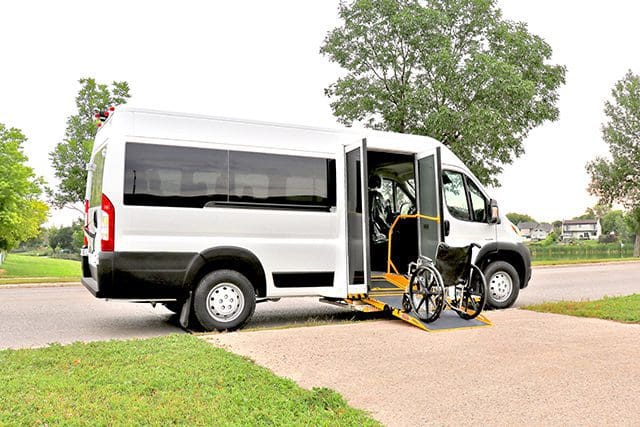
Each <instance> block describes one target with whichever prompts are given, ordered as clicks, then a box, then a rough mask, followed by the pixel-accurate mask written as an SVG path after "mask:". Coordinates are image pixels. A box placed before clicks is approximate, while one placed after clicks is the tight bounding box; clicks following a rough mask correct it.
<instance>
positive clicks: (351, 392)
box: [205, 309, 640, 426]
mask: <svg viewBox="0 0 640 427" xmlns="http://www.w3.org/2000/svg"><path fill="white" fill-rule="evenodd" d="M490 317H491V319H492V320H493V321H494V322H495V326H493V327H484V328H477V329H467V330H457V331H449V332H438V333H427V332H422V331H420V330H418V329H417V328H414V327H411V326H409V325H407V324H405V323H403V322H401V321H373V322H362V323H357V324H346V325H328V326H319V327H307V328H294V329H283V330H267V331H256V332H235V333H227V334H218V335H208V336H205V339H207V340H208V341H210V342H211V343H213V344H214V345H217V346H221V347H224V348H227V349H229V350H231V351H233V352H236V353H239V354H241V355H244V356H247V357H249V358H251V359H253V360H254V361H256V363H258V364H260V365H263V366H266V367H267V368H269V369H271V370H273V371H274V372H275V373H276V374H278V375H282V376H285V377H289V378H292V379H293V380H295V381H296V382H298V383H299V384H300V385H302V386H303V387H307V388H311V387H316V386H323V387H330V388H332V389H334V390H337V391H338V392H340V393H341V394H342V395H343V396H345V398H346V399H347V400H348V401H349V403H350V404H351V405H353V406H355V407H358V408H362V409H365V410H367V411H369V412H370V413H371V415H372V416H373V417H375V418H376V419H378V420H380V421H381V422H382V423H384V424H385V425H389V426H406V425H425V424H429V425H459V424H461V423H462V424H467V423H470V422H474V423H480V424H481V425H513V424H534V425H549V424H553V425H567V424H569V425H584V424H587V425H598V424H619V425H620V424H624V425H638V424H640V381H638V379H639V378H640V360H639V358H640V325H628V324H621V323H615V322H610V321H603V320H597V319H581V318H575V317H569V316H561V315H553V314H541V313H534V312H528V311H523V310H519V309H510V310H504V311H498V312H492V313H491V315H490Z"/></svg>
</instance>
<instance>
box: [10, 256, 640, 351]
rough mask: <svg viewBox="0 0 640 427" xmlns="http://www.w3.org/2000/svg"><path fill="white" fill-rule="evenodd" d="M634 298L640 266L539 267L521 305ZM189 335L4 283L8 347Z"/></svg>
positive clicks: (154, 317)
mask: <svg viewBox="0 0 640 427" xmlns="http://www.w3.org/2000/svg"><path fill="white" fill-rule="evenodd" d="M632 293H640V263H625V264H606V265H588V266H569V267H553V268H536V269H534V272H533V279H532V281H531V283H530V285H529V287H528V288H526V289H525V290H523V291H522V292H521V294H520V297H519V299H518V301H517V304H516V305H517V306H520V305H525V304H532V303H537V302H543V301H554V300H562V299H564V300H581V299H595V298H600V297H602V296H604V295H625V294H632ZM352 317H353V313H352V312H351V311H349V310H345V309H342V308H340V307H334V306H331V305H327V304H323V303H319V302H318V301H317V298H291V299H283V300H281V301H280V302H277V303H272V302H268V303H262V304H258V307H257V308H256V313H255V315H254V317H253V319H252V320H251V322H250V324H249V325H247V327H248V328H251V327H253V328H262V327H270V326H274V325H282V324H294V323H304V322H308V321H313V320H325V319H327V318H337V319H350V318H352ZM489 317H491V315H490V314H489ZM182 332H183V331H182V329H180V328H179V327H178V325H177V319H176V316H174V315H172V313H171V312H169V311H168V310H166V309H165V308H164V307H162V306H157V307H155V308H153V307H151V306H150V305H149V304H131V303H122V302H115V301H104V300H98V299H95V298H93V296H92V295H91V294H90V293H89V291H87V290H86V289H84V287H82V286H67V287H37V288H7V287H4V288H3V287H2V286H0V349H2V348H22V347H38V346H44V345H47V344H49V343H52V342H58V343H63V344H65V343H71V342H74V341H96V340H106V339H125V338H145V337H151V336H158V335H166V334H171V333H182Z"/></svg>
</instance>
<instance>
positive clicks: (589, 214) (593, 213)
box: [573, 203, 611, 219]
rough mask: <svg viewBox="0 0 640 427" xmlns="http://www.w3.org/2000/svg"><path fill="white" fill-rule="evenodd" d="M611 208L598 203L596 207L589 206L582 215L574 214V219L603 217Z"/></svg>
mask: <svg viewBox="0 0 640 427" xmlns="http://www.w3.org/2000/svg"><path fill="white" fill-rule="evenodd" d="M610 210H611V206H609V205H603V204H602V203H597V204H596V205H595V206H594V207H592V208H587V209H586V210H585V211H584V213H583V214H582V215H579V216H574V217H573V219H601V218H602V217H604V216H605V215H606V214H607V212H609V211H610Z"/></svg>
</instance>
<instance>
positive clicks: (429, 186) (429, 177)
mask: <svg viewBox="0 0 640 427" xmlns="http://www.w3.org/2000/svg"><path fill="white" fill-rule="evenodd" d="M416 171H417V177H418V179H417V180H416V195H417V196H418V197H417V199H418V213H419V214H420V217H419V218H418V239H419V242H420V244H419V245H418V246H419V249H420V255H423V256H427V257H429V258H431V259H433V260H435V258H436V252H437V250H438V244H439V243H440V242H442V241H443V240H444V217H443V200H442V166H441V163H440V147H434V148H433V149H431V150H429V151H424V152H422V153H419V154H417V155H416Z"/></svg>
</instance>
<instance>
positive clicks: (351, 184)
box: [344, 139, 370, 294]
mask: <svg viewBox="0 0 640 427" xmlns="http://www.w3.org/2000/svg"><path fill="white" fill-rule="evenodd" d="M344 156H345V170H346V177H345V178H346V179H345V182H346V187H347V188H346V191H345V195H346V203H345V206H346V209H345V215H346V223H347V236H346V237H347V242H346V244H347V274H348V293H349V294H358V293H366V292H368V287H369V281H370V272H369V268H370V267H369V266H370V263H369V206H368V205H369V200H368V193H367V181H368V176H367V140H366V139H363V140H362V141H361V142H360V143H359V144H355V145H349V146H346V147H345V149H344Z"/></svg>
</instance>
